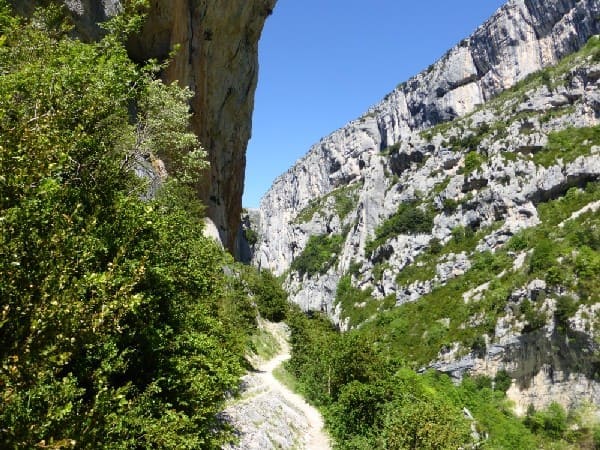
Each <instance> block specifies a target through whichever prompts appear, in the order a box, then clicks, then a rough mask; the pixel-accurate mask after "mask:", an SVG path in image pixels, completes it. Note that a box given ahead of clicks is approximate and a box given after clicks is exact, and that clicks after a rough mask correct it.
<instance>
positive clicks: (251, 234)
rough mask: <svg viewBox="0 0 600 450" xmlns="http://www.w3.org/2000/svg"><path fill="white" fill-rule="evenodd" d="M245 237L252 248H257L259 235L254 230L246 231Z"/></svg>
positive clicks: (248, 229) (247, 229)
mask: <svg viewBox="0 0 600 450" xmlns="http://www.w3.org/2000/svg"><path fill="white" fill-rule="evenodd" d="M244 237H245V238H246V241H247V242H248V244H249V245H250V246H251V247H253V246H255V245H256V243H257V242H258V233H257V232H256V231H255V230H253V229H252V228H246V229H245V230H244Z"/></svg>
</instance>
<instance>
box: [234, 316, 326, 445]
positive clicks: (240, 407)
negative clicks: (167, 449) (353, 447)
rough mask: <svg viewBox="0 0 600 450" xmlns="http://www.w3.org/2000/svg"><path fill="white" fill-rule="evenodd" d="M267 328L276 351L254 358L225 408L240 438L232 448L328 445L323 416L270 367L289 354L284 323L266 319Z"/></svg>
mask: <svg viewBox="0 0 600 450" xmlns="http://www.w3.org/2000/svg"><path fill="white" fill-rule="evenodd" d="M264 327H265V328H266V331H268V332H269V333H271V334H272V335H273V336H274V337H275V338H276V340H277V341H278V343H279V346H280V350H279V352H278V353H277V354H276V355H275V356H274V357H273V358H271V359H269V360H268V361H260V360H258V361H256V362H255V367H256V370H255V371H252V372H249V373H248V374H247V375H246V376H245V377H244V378H243V380H242V393H241V395H240V397H239V398H236V399H235V400H234V401H232V403H231V404H230V405H229V406H228V407H227V409H226V410H225V411H224V413H223V415H224V417H225V418H226V419H227V420H228V421H229V422H230V423H231V424H232V425H233V426H234V427H235V430H236V433H237V434H238V437H239V442H238V443H236V444H235V445H228V446H226V447H224V448H225V449H227V450H233V449H244V450H252V449H257V450H258V449H309V450H327V449H330V448H331V444H330V441H329V437H328V436H327V435H326V433H325V431H324V430H323V418H322V416H321V414H320V413H319V411H317V410H316V409H315V408H314V407H313V406H311V405H309V404H308V403H307V402H306V401H305V400H304V399H303V398H302V397H301V396H300V395H298V394H296V393H294V392H292V391H291V390H290V389H289V388H288V387H287V386H285V385H284V384H282V383H281V382H280V381H279V380H278V379H277V378H275V376H274V375H273V371H274V370H275V369H276V368H277V367H279V366H280V365H281V364H282V363H283V362H284V361H286V360H287V359H289V358H290V347H289V343H288V330H287V327H286V325H285V324H283V323H268V322H267V323H265V324H264Z"/></svg>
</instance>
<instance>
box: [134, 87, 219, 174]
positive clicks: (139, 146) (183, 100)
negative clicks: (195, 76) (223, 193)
mask: <svg viewBox="0 0 600 450" xmlns="http://www.w3.org/2000/svg"><path fill="white" fill-rule="evenodd" d="M192 97H193V93H192V92H191V91H190V90H189V88H187V87H186V88H184V89H182V88H180V87H179V86H178V85H177V83H176V82H174V83H172V84H168V85H166V84H164V83H162V81H160V80H152V81H150V82H149V83H147V86H146V88H145V92H143V94H142V96H141V99H140V102H139V108H140V112H141V113H140V114H139V115H138V120H137V124H136V143H135V148H134V151H135V152H136V153H138V154H142V155H144V156H147V157H149V158H150V159H154V158H157V157H158V158H161V159H163V160H165V161H166V162H167V164H168V166H169V168H170V170H171V172H172V173H173V174H174V175H175V176H177V177H178V179H179V180H180V181H182V182H184V183H190V184H193V183H194V182H196V181H197V180H198V179H199V177H200V174H201V171H202V170H203V169H205V168H206V167H207V163H206V159H205V158H206V152H205V151H204V150H203V149H202V148H201V147H200V145H199V143H198V140H197V138H196V135H195V134H193V133H191V132H189V131H187V130H188V127H189V120H190V118H191V113H190V112H189V106H188V102H189V100H190V99H191V98H192Z"/></svg>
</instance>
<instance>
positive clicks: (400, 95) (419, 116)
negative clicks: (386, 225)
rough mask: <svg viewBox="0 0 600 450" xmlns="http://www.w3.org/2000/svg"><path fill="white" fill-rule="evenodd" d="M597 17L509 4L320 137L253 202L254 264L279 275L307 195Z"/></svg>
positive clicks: (297, 243)
mask: <svg viewBox="0 0 600 450" xmlns="http://www.w3.org/2000/svg"><path fill="white" fill-rule="evenodd" d="M599 14H600V2H599V1H598V0H579V1H577V0H561V1H559V0H547V1H542V0H511V1H509V2H508V3H507V4H506V5H504V6H503V7H502V8H500V9H499V10H498V11H497V12H496V13H495V14H494V15H493V16H492V17H491V18H490V19H489V20H488V21H487V22H486V23H485V24H483V25H482V26H481V27H479V28H478V29H477V30H476V31H475V32H474V33H473V34H472V35H471V36H470V37H469V38H467V39H465V40H463V41H462V42H460V43H459V44H458V45H457V46H455V47H454V48H452V49H451V50H450V51H448V52H447V53H446V55H445V56H444V57H442V58H441V59H440V60H439V61H438V62H436V63H435V64H432V65H431V66H430V67H429V69H427V70H426V71H424V72H422V73H420V74H419V75H417V76H415V77H414V78H411V79H410V80H408V81H407V82H406V83H403V84H401V85H400V86H398V88H397V89H395V90H394V91H393V92H391V93H390V94H388V95H387V96H386V98H385V99H384V100H383V101H382V102H381V103H379V104H377V105H375V106H373V107H372V108H370V109H369V110H368V111H367V113H366V114H365V115H364V116H363V117H361V118H360V119H358V120H356V121H353V122H350V123H349V124H348V125H346V126H345V127H344V128H342V129H340V130H338V131H336V132H334V133H332V134H331V135H329V136H327V137H325V138H323V139H322V140H321V141H320V142H319V143H317V144H315V145H314V146H313V147H312V148H311V149H310V150H309V152H308V154H307V155H306V156H304V157H303V158H302V159H301V160H299V161H298V162H297V163H296V164H295V165H294V167H292V168H291V169H290V170H288V171H287V172H286V173H285V174H283V175H281V176H280V177H279V178H278V179H277V180H275V182H274V183H273V186H272V187H271V189H270V190H269V191H268V192H267V193H266V194H265V196H264V198H263V199H262V202H261V207H260V209H261V225H260V226H261V229H262V236H263V238H262V240H261V242H260V245H259V249H258V251H257V252H256V255H255V262H256V264H257V265H260V266H262V267H268V268H270V269H271V270H273V271H274V272H275V273H276V274H281V273H283V272H284V271H285V270H286V269H287V268H288V267H289V265H290V263H291V261H292V260H293V258H294V256H295V255H297V254H298V251H299V250H301V249H302V248H303V246H304V244H305V242H306V240H307V238H306V233H305V232H303V231H302V230H299V229H298V228H297V227H290V226H289V225H288V224H289V223H290V222H291V221H293V219H294V217H295V215H296V214H297V212H298V211H300V210H302V209H303V208H304V207H306V206H307V205H308V203H309V201H310V200H311V199H313V198H315V197H322V196H324V195H326V194H327V193H329V192H331V191H332V190H334V189H335V188H337V187H339V186H342V185H345V184H347V183H349V182H350V181H352V180H358V179H359V178H360V177H361V176H364V175H365V172H366V171H369V170H374V169H372V167H373V161H372V159H373V155H376V154H377V153H379V151H380V150H382V149H384V148H386V147H388V146H390V145H392V144H395V143H397V142H400V141H406V140H407V139H408V138H409V136H411V133H412V131H414V130H420V129H425V128H427V127H430V126H432V125H435V124H437V123H440V122H443V121H447V120H450V119H453V118H456V117H458V116H463V115H464V114H466V113H468V112H470V111H472V110H473V109H474V108H475V107H476V106H477V105H480V104H482V103H484V102H486V101H487V100H488V99H490V98H492V97H493V96H494V95H495V94H497V93H498V92H500V91H502V90H504V89H506V88H508V87H511V86H513V85H514V84H515V83H516V82H517V81H519V80H522V79H523V78H525V77H526V76H527V75H528V74H530V73H532V72H534V71H536V70H538V69H540V68H542V67H545V66H547V65H549V64H553V63H556V62H557V61H558V60H559V59H560V58H561V57H563V56H565V55H567V54H569V53H572V52H573V51H575V50H577V49H578V48H580V47H581V46H582V45H583V44H584V43H585V42H586V41H587V40H588V38H589V37H590V36H592V35H594V34H597V33H599V32H600V24H599V22H598V20H597V17H598V16H599ZM375 195H378V194H375ZM380 200H381V199H377V198H372V199H371V200H370V201H368V202H367V203H366V204H365V208H364V211H363V218H364V220H365V221H366V222H367V223H366V224H365V225H366V230H365V231H366V234H368V233H369V232H370V231H372V229H373V228H374V225H375V222H376V221H377V220H376V219H377V217H376V216H377V214H374V212H373V211H372V208H371V205H375V204H379V203H380ZM366 234H365V237H366Z"/></svg>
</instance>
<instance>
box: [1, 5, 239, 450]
mask: <svg viewBox="0 0 600 450" xmlns="http://www.w3.org/2000/svg"><path fill="white" fill-rule="evenodd" d="M57 11H58V10H57V9H50V10H42V11H39V12H38V13H37V14H36V16H35V17H34V19H33V23H29V22H26V21H25V20H22V19H13V18H11V16H10V13H9V12H8V9H7V7H6V2H5V1H0V27H2V28H1V30H0V34H1V35H2V45H1V47H0V67H2V72H3V76H2V77H0V148H1V152H0V174H1V175H0V297H1V298H2V303H3V309H2V312H0V361H1V363H0V385H2V391H1V392H0V423H1V424H2V425H1V428H2V433H1V434H0V447H2V448H34V447H52V448H64V447H77V448H115V449H126V448H159V447H160V448H178V449H179V448H182V449H185V448H214V447H218V446H219V445H220V443H221V442H222V441H223V438H224V436H225V434H224V430H223V424H222V423H221V422H220V421H218V420H217V418H216V415H217V413H218V412H219V411H220V410H221V408H222V405H223V401H224V399H225V397H226V395H229V393H231V392H234V391H235V390H236V389H237V386H238V380H239V376H240V375H241V373H242V367H241V360H242V354H243V350H244V348H243V343H244V334H245V333H246V330H245V329H236V328H235V324H236V320H237V318H236V317H232V316H230V315H228V311H227V310H226V309H225V308H223V306H222V298H223V296H224V294H225V292H226V289H227V284H226V280H225V276H224V273H223V270H222V266H223V263H224V258H225V257H224V254H223V252H222V251H221V250H220V249H219V248H218V247H217V246H216V245H215V244H214V243H212V241H211V240H209V239H207V238H204V237H203V234H202V226H203V225H202V223H203V221H202V215H201V213H202V210H203V208H202V206H201V205H200V204H199V203H198V202H197V201H196V200H195V199H194V194H193V191H192V190H191V189H190V188H189V187H188V182H189V181H193V180H194V179H197V178H196V175H197V173H196V172H195V171H196V170H197V169H199V168H200V167H202V166H203V165H204V162H203V160H202V151H201V150H200V149H199V146H198V143H197V142H196V141H195V138H194V139H191V135H190V134H189V133H188V130H187V125H188V117H189V113H188V107H187V105H186V103H185V99H186V98H187V97H188V96H189V92H187V91H185V90H179V88H177V87H176V86H175V85H170V86H165V85H163V84H162V83H160V82H158V81H155V80H153V79H152V74H151V73H150V72H148V71H147V70H142V69H140V68H139V67H138V66H136V65H135V64H133V63H132V62H131V61H130V60H129V58H128V56H127V52H126V50H125V48H124V47H123V45H122V44H121V38H122V37H123V36H121V35H120V32H119V30H121V31H123V27H125V28H127V27H128V26H129V25H131V23H135V22H136V21H137V19H136V18H135V17H134V18H131V21H129V19H127V17H123V16H120V17H118V18H117V19H115V21H114V22H113V23H111V24H110V25H109V28H112V29H115V32H114V33H109V34H108V36H107V37H106V38H104V39H103V40H101V41H100V42H98V43H94V44H85V43H82V42H80V41H77V40H73V39H71V38H69V37H68V36H67V34H66V33H65V31H64V29H63V28H60V27H62V25H61V21H60V20H55V19H56V17H58V16H57V14H58V12H57ZM49 24H50V25H52V26H54V25H57V26H58V27H59V28H58V29H57V28H49V26H50V25H49ZM148 95H150V97H152V98H149V97H148ZM154 100H157V101H159V100H160V102H159V103H160V104H161V105H163V109H162V110H161V111H160V114H159V111H158V110H157V109H156V108H155V106H156V105H155V104H154V103H153V102H154ZM132 111H136V112H137V115H136V117H135V118H134V117H132V116H131V115H132ZM133 119H135V120H137V121H138V122H137V126H136V125H134V124H132V123H131V120H133ZM161 124H162V125H161ZM163 125H164V126H163ZM141 130H143V132H142V131H141ZM140 133H141V134H140ZM138 138H139V139H138ZM167 147H168V148H167ZM136 152H151V153H154V154H165V155H166V156H167V157H168V158H170V160H171V163H172V164H173V167H181V168H182V169H183V171H184V172H185V171H186V170H188V169H189V170H190V171H189V172H187V173H184V175H185V176H181V177H179V179H172V180H171V181H170V182H168V183H167V184H166V185H165V186H164V187H163V188H162V192H161V194H160V195H159V196H158V197H157V198H156V199H155V200H151V201H147V202H143V201H142V200H141V197H142V196H143V195H144V194H145V193H146V186H145V185H144V184H143V182H142V181H141V180H140V179H138V178H136V177H135V176H134V175H133V173H132V171H131V170H130V167H128V164H127V162H130V163H131V161H132V160H133V159H134V158H131V156H132V155H133V154H134V153H136ZM167 153H168V154H167ZM189 156H191V160H190V158H188V157H189ZM240 310H243V308H240Z"/></svg>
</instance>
